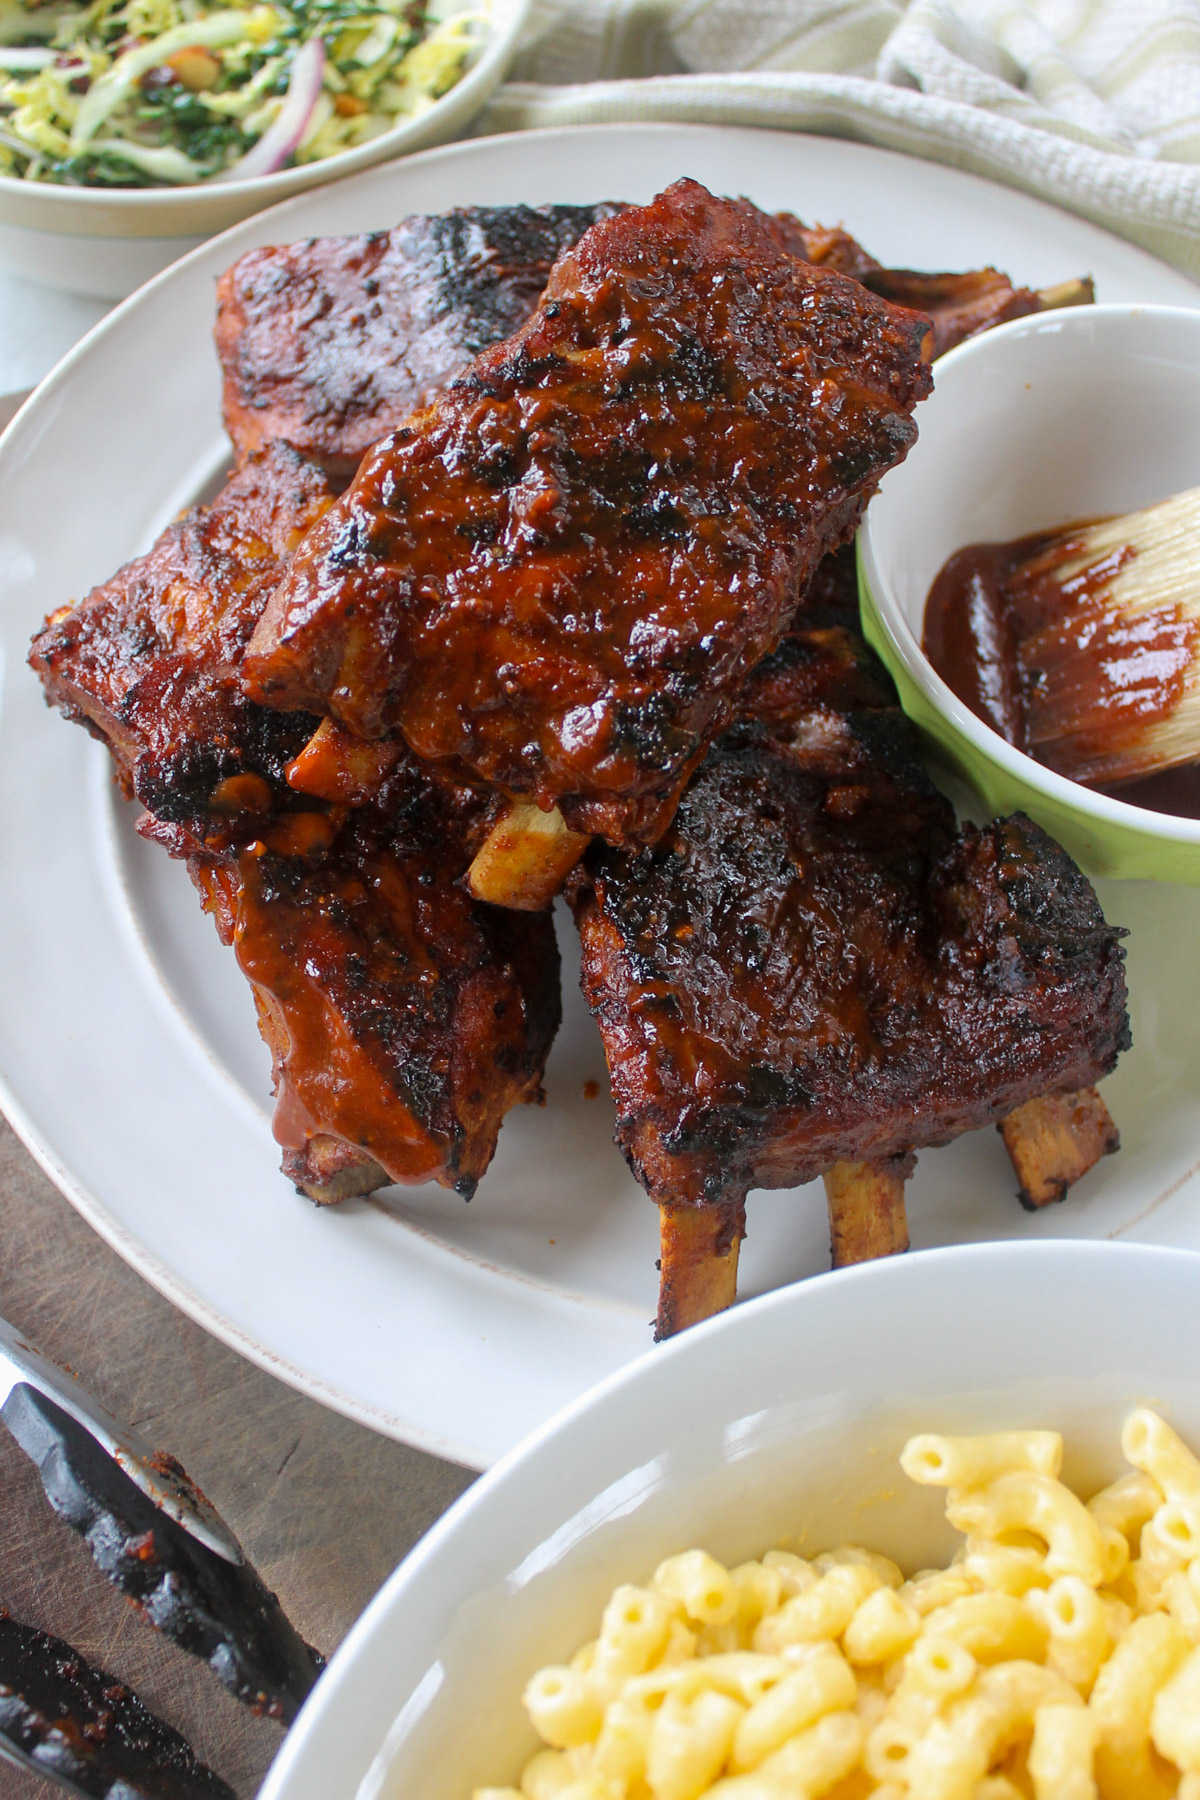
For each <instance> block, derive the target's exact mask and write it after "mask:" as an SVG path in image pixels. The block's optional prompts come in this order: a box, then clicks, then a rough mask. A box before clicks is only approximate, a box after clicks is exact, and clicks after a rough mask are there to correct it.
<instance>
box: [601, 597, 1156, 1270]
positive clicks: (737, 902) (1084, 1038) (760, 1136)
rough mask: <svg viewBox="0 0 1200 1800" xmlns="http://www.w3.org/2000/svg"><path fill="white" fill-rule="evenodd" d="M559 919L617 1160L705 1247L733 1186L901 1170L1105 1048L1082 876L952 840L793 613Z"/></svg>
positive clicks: (1006, 847) (1100, 986)
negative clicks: (730, 723)
mask: <svg viewBox="0 0 1200 1800" xmlns="http://www.w3.org/2000/svg"><path fill="white" fill-rule="evenodd" d="M573 905H574V908H575V913H576V919H577V922H578V925H579V930H580V935H581V939H582V946H583V984H584V991H585V994H586V996H587V999H588V1002H589V1005H590V1006H591V1008H592V1011H593V1013H594V1015H595V1017H596V1019H597V1021H598V1023H599V1026H600V1030H601V1033H602V1035H603V1037H604V1043H605V1051H606V1055H607V1059H608V1066H609V1072H610V1076H611V1080H612V1086H613V1093H614V1096H615V1099H616V1106H617V1117H618V1134H617V1135H618V1142H619V1144H620V1147H621V1148H622V1150H623V1151H624V1153H625V1155H626V1157H627V1158H628V1160H629V1162H630V1164H631V1166H632V1168H633V1170H634V1173H635V1174H636V1175H637V1177H638V1179H639V1180H640V1181H641V1182H642V1184H643V1186H645V1187H646V1189H647V1190H648V1192H649V1193H650V1195H651V1196H652V1197H653V1198H654V1199H655V1200H657V1201H658V1202H659V1203H660V1204H661V1205H663V1206H664V1207H670V1208H680V1207H686V1208H705V1209H714V1211H715V1212H716V1213H717V1214H718V1215H720V1216H721V1217H722V1218H723V1221H724V1224H723V1226H722V1228H721V1229H722V1230H723V1231H724V1241H725V1243H730V1242H732V1241H733V1240H735V1239H736V1238H737V1237H738V1236H740V1235H741V1231H742V1228H743V1219H744V1212H743V1206H744V1201H745V1196H746V1193H747V1191H748V1189H750V1188H751V1187H790V1186H793V1185H797V1184H799V1183H801V1182H805V1181H808V1180H810V1179H812V1178H813V1177H814V1176H816V1175H819V1174H823V1173H825V1172H826V1171H828V1170H830V1169H831V1168H832V1167H833V1166H834V1165H835V1164H842V1163H852V1164H871V1165H875V1166H883V1165H887V1164H889V1163H892V1164H895V1166H897V1167H898V1168H899V1169H900V1171H901V1173H903V1172H904V1170H905V1169H906V1167H908V1166H911V1153H912V1152H913V1150H914V1149H916V1148H918V1147H920V1146H922V1145H932V1144H939V1143H944V1142H946V1141H948V1140H949V1139H951V1138H953V1137H955V1136H957V1135H958V1134H960V1133H961V1132H964V1131H968V1130H972V1129H975V1128H976V1127H978V1126H981V1125H984V1124H987V1123H992V1122H996V1121H999V1120H1001V1119H1004V1118H1005V1117H1006V1116H1007V1115H1009V1114H1011V1113H1012V1112H1013V1111H1014V1110H1015V1109H1016V1108H1018V1107H1020V1106H1021V1105H1022V1104H1023V1103H1025V1102H1027V1101H1029V1100H1032V1099H1033V1098H1034V1097H1036V1096H1042V1095H1047V1094H1055V1093H1068V1092H1074V1091H1076V1090H1080V1089H1085V1088H1088V1087H1090V1086H1091V1084H1092V1083H1093V1082H1095V1081H1096V1080H1097V1079H1098V1078H1099V1077H1100V1076H1103V1075H1104V1074H1106V1073H1107V1072H1108V1071H1109V1070H1110V1069H1111V1068H1112V1067H1113V1064H1114V1062H1115V1060H1116V1057H1117V1055H1118V1053H1119V1052H1120V1051H1121V1050H1122V1049H1124V1048H1125V1047H1126V1046H1127V1045H1128V1043H1129V1032H1128V1024H1127V1019H1126V1013H1125V983H1124V977H1123V972H1122V951H1121V950H1120V947H1119V938H1120V937H1121V935H1122V934H1121V933H1120V932H1119V931H1117V930H1114V929H1113V928H1111V927H1110V926H1109V925H1108V924H1107V923H1106V922H1105V919H1104V917H1103V914H1102V913H1101V911H1100V907H1099V904H1098V902H1097V900H1096V896H1095V894H1094V893H1093V891H1092V889H1091V887H1090V886H1089V884H1088V882H1087V881H1086V880H1085V878H1084V877H1083V876H1082V875H1081V873H1080V872H1079V870H1078V869H1077V868H1076V867H1075V865H1074V864H1073V863H1072V862H1071V860H1070V859H1069V857H1068V856H1067V855H1066V853H1065V852H1064V851H1063V850H1061V849H1060V848H1059V847H1058V845H1056V844H1055V843H1054V842H1053V841H1052V840H1051V839H1050V838H1049V837H1047V836H1046V834H1045V833H1044V832H1043V831H1041V830H1040V829H1039V828H1038V827H1037V826H1036V825H1034V824H1033V823H1032V822H1031V821H1030V820H1029V819H1027V818H1024V817H1023V816H1021V815H1019V814H1018V815H1015V816H1014V817H1012V818H1008V819H1001V820H998V821H996V822H994V823H993V824H990V825H988V826H986V827H984V828H983V829H982V830H977V829H975V828H973V827H970V826H966V827H963V828H961V829H960V828H958V827H956V825H955V821H954V815H953V812H952V810H951V808H950V806H949V803H948V802H947V801H946V800H945V799H944V798H943V797H942V795H941V794H940V793H939V792H938V791H937V790H936V789H935V788H934V787H933V786H932V784H931V783H930V781H929V779H928V777H927V776H926V774H925V772H924V770H923V768H922V767H921V765H920V763H919V761H918V760H917V755H916V742H915V738H914V734H913V731H912V727H911V726H910V725H909V724H908V722H907V720H906V719H905V718H904V716H903V715H902V714H901V713H900V711H899V709H898V707H897V706H896V705H895V701H894V694H893V693H892V692H891V691H890V684H889V682H888V680H887V677H886V675H885V674H884V672H883V670H882V668H881V667H880V666H879V665H878V664H877V663H875V661H874V658H873V657H872V656H871V655H870V653H869V652H868V651H867V650H866V648H865V646H864V645H863V644H862V642H861V640H860V639H858V638H857V636H856V634H855V633H854V631H853V630H852V629H851V628H850V627H848V626H847V624H846V623H845V613H844V611H839V610H838V609H836V608H835V609H833V610H831V611H828V612H822V611H821V609H820V608H819V606H816V605H814V606H813V607H812V608H811V609H807V608H806V609H805V610H804V611H802V613H801V614H800V615H799V618H798V621H797V625H796V627H795V629H794V631H793V633H792V634H791V635H790V636H789V637H788V638H786V639H785V640H784V643H783V645H782V646H781V648H780V650H779V651H778V652H777V653H776V655H775V656H774V657H772V658H771V659H770V660H769V662H767V663H765V664H763V665H762V666H761V667H760V669H759V671H757V672H756V675H755V677H754V678H753V680H752V682H751V685H750V687H749V689H748V690H747V694H746V697H745V701H744V707H743V718H742V721H741V722H739V724H738V725H736V726H735V727H733V728H732V729H731V730H729V731H728V732H726V733H725V734H724V735H723V736H722V737H721V738H720V739H719V740H718V741H717V742H716V744H714V746H713V748H712V749H711V750H710V752H709V754H708V757H707V758H706V760H705V762H704V763H703V765H702V766H701V768H700V769H699V771H698V772H697V774H696V775H695V776H694V777H693V779H692V781H691V783H690V785H689V786H688V788H687V790H686V792H685V793H684V796H683V798H682V800H681V802H680V805H679V808H678V811H677V812H676V815H675V818H674V820H673V822H672V824H671V826H670V827H669V829H668V831H667V832H666V834H665V835H664V837H663V838H662V839H661V840H660V842H659V843H658V844H656V845H655V846H654V848H653V849H649V850H643V851H641V852H640V853H637V854H631V853H629V852H626V851H621V850H618V849H614V848H612V847H611V846H608V845H602V844H599V843H594V844H593V845H592V847H591V849H590V850H589V852H588V854H587V856H586V858H585V861H584V865H583V868H582V869H581V871H580V872H579V874H578V875H577V876H576V878H575V886H574V894H573ZM1104 1147H1106V1148H1111V1147H1112V1145H1111V1141H1110V1142H1109V1143H1107V1144H1106V1145H1105V1146H1104ZM718 1247H719V1246H718ZM899 1247H903V1246H902V1245H901V1246H899Z"/></svg>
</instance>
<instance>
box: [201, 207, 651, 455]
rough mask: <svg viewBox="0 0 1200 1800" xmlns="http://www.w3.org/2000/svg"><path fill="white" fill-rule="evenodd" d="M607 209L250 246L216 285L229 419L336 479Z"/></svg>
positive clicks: (468, 212) (235, 434) (233, 433)
mask: <svg viewBox="0 0 1200 1800" xmlns="http://www.w3.org/2000/svg"><path fill="white" fill-rule="evenodd" d="M617 210H618V208H617V207H616V206H614V205H599V206H538V207H533V206H472V207H464V208H462V209H461V210H458V211H455V212H448V213H440V214H436V215H434V216H432V217H420V216H418V217H413V218H408V219H402V220H401V221H400V223H399V224H398V225H396V226H395V227H394V228H393V229H392V230H391V231H373V232H368V233H364V234H362V235H360V236H357V237H340V238H306V239H304V240H303V241H302V242H301V243H298V244H285V245H271V246H268V247H267V248H265V249H262V250H251V251H249V252H248V253H247V255H245V256H243V257H241V258H240V259H239V260H238V261H237V262H236V263H234V265H233V267H232V268H231V269H229V270H227V271H226V273H225V274H224V275H223V276H222V277H221V279H220V281H219V282H218V284H217V325H216V340H217V354H218V355H219V357H220V359H221V366H222V370H223V374H224V413H225V425H226V429H227V430H228V432H229V435H230V437H231V438H232V440H233V444H234V448H235V449H236V451H237V453H238V460H239V461H240V462H244V461H245V459H246V458H247V457H248V456H249V455H251V454H252V453H253V452H254V451H256V450H260V449H262V448H263V447H264V445H266V444H267V443H269V442H271V440H272V439H277V440H281V441H283V442H285V443H288V444H291V445H292V446H293V447H294V448H295V449H297V450H300V451H303V452H304V453H305V454H306V455H308V456H311V457H312V458H313V460H314V461H316V462H319V463H320V464H321V465H322V466H323V467H324V468H325V470H326V471H327V473H328V474H329V475H330V476H331V477H332V478H333V479H334V480H335V481H340V482H345V481H346V480H348V479H349V477H350V476H351V475H352V474H353V473H354V470H355V469H356V468H357V466H358V463H359V460H360V458H361V457H362V455H363V452H364V451H365V450H368V449H369V448H370V446H371V445H372V444H373V443H375V442H376V441H377V439H379V438H381V437H384V436H385V435H386V434H387V433H388V432H389V431H394V430H395V428H396V427H397V426H398V425H401V424H403V423H404V421H405V419H406V418H407V417H408V415H409V413H410V412H411V411H412V410H413V408H414V407H416V406H420V405H423V404H424V403H425V402H426V401H427V400H429V399H430V398H432V396H433V395H434V394H435V393H437V392H438V391H439V390H440V389H441V388H443V387H444V386H445V385H446V384H447V383H448V382H449V381H450V380H451V379H452V378H453V377H454V376H455V375H458V374H459V373H460V372H461V370H462V369H463V368H464V367H465V366H466V364H467V363H469V362H470V361H471V359H472V357H474V356H477V355H478V354H479V352H480V351H481V350H486V349H487V348H488V346H489V345H491V344H495V343H498V342H499V341H500V340H501V339H502V338H506V337H508V335H509V333H510V332H513V331H515V330H516V329H517V327H518V325H523V324H524V323H525V321H526V319H527V318H528V317H529V315H530V313H531V312H532V311H533V309H534V307H535V306H536V305H537V302H538V299H539V297H540V295H541V292H542V289H543V288H544V287H545V285H546V281H547V278H548V277H549V274H550V270H551V268H552V267H553V265H554V263H555V261H556V260H557V258H558V257H559V256H560V255H561V254H562V252H563V251H564V250H567V249H569V248H570V246H571V245H572V244H574V243H575V242H576V240H577V239H578V238H579V237H580V236H581V235H582V233H583V232H584V231H586V230H587V228H588V226H589V225H594V224H595V223H596V221H597V220H598V219H603V218H607V217H609V215H610V214H612V213H613V212H615V211H617Z"/></svg>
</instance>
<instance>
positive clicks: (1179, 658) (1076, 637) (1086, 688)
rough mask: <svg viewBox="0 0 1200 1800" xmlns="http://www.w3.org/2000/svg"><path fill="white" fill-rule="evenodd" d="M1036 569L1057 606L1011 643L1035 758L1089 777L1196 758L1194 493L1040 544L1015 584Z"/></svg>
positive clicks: (1199, 649)
mask: <svg viewBox="0 0 1200 1800" xmlns="http://www.w3.org/2000/svg"><path fill="white" fill-rule="evenodd" d="M1064 552H1065V553H1064ZM1042 565H1045V571H1046V572H1045V574H1044V575H1043V576H1042V578H1041V579H1042V583H1043V586H1042V591H1043V592H1045V587H1046V584H1052V585H1053V588H1054V589H1056V590H1058V593H1059V595H1060V596H1061V605H1056V606H1054V607H1053V608H1051V609H1050V614H1051V616H1050V617H1049V620H1048V622H1046V623H1043V624H1041V625H1040V626H1039V627H1038V628H1036V629H1031V630H1029V631H1028V632H1027V634H1026V635H1024V636H1022V637H1021V638H1020V640H1019V645H1018V658H1019V663H1020V669H1021V675H1022V686H1023V689H1024V693H1025V703H1026V721H1027V731H1028V741H1029V746H1030V748H1031V749H1032V751H1033V753H1034V755H1036V756H1037V757H1038V758H1039V759H1040V760H1041V761H1042V762H1044V763H1046V764H1048V765H1049V767H1051V768H1053V769H1057V770H1058V771H1059V773H1060V774H1063V775H1069V776H1070V777H1071V778H1072V779H1073V780H1075V781H1082V782H1086V783H1089V784H1092V785H1099V784H1109V783H1116V782H1122V781H1129V780H1133V779H1135V778H1137V777H1138V776H1143V775H1150V774H1154V773H1157V772H1158V771H1159V770H1163V769H1170V768H1177V767H1179V766H1180V765H1181V764H1185V763H1191V762H1195V761H1197V760H1200V489H1191V490H1189V491H1188V492H1187V493H1183V494H1177V495H1175V496H1174V497H1173V498H1172V499H1170V500H1164V501H1163V502H1162V503H1161V504H1160V505H1158V506H1152V507H1148V508H1146V509H1145V510H1144V511H1142V512H1137V513H1127V514H1126V515H1125V516H1124V517H1122V518H1117V519H1107V520H1104V521H1102V522H1101V523H1099V524H1096V525H1088V526H1083V527H1080V528H1076V529H1075V530H1072V531H1070V532H1064V533H1062V534H1061V535H1060V536H1059V537H1058V538H1057V539H1054V540H1051V541H1050V542H1049V543H1047V542H1043V544H1042V546H1041V547H1040V549H1039V552H1038V554H1037V556H1036V557H1034V558H1032V559H1031V560H1030V562H1029V563H1028V564H1026V565H1025V567H1024V568H1023V569H1021V570H1019V571H1018V577H1019V579H1020V581H1021V583H1022V584H1023V585H1027V584H1029V582H1030V576H1031V571H1036V570H1038V569H1040V568H1041V567H1042Z"/></svg>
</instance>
